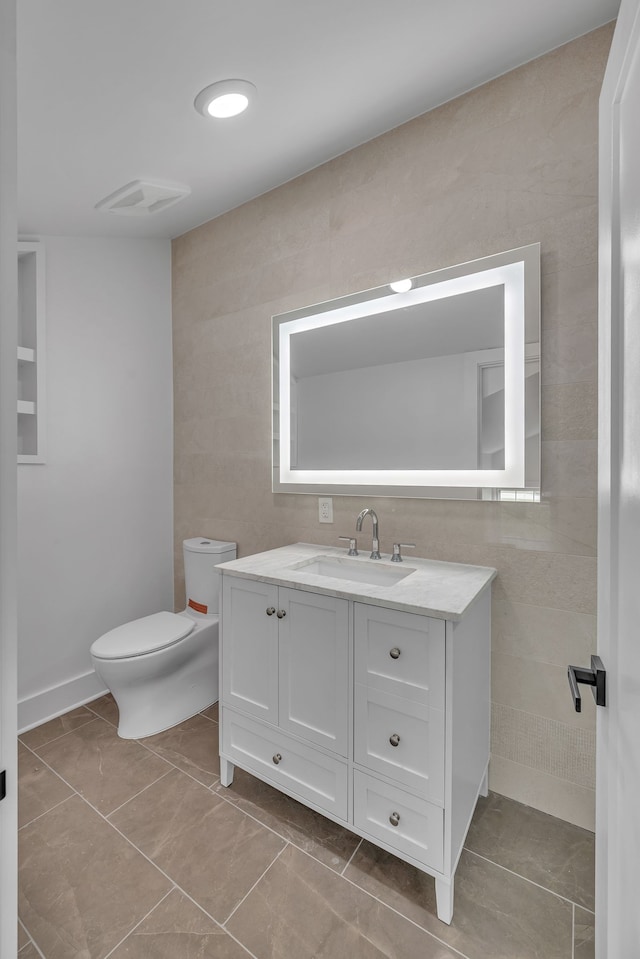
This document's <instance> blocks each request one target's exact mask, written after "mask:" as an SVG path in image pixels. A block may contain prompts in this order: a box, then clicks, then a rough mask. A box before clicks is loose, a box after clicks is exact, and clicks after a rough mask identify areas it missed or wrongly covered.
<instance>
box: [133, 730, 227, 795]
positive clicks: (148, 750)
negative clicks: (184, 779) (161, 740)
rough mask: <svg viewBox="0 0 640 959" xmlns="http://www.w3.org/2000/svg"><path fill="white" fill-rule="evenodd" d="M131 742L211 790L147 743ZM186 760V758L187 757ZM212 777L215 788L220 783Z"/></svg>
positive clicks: (138, 740) (140, 741)
mask: <svg viewBox="0 0 640 959" xmlns="http://www.w3.org/2000/svg"><path fill="white" fill-rule="evenodd" d="M196 715H200V714H199V713H197V714H196ZM131 741H132V742H136V743H137V744H138V746H142V747H143V748H144V749H146V750H147V752H150V753H151V754H152V756H156V757H157V758H158V759H162V760H163V761H164V762H165V763H167V764H168V765H169V766H172V767H173V768H174V769H177V770H178V772H179V773H184V775H185V776H188V777H189V779H193V781H194V783H198V785H199V786H202V787H203V788H204V789H211V786H207V785H206V784H205V783H203V782H202V781H201V780H200V779H196V777H195V776H193V775H192V774H191V773H190V772H187V770H186V769H183V768H182V767H181V766H176V764H175V763H174V762H172V760H171V759H167V757H166V756H163V755H162V753H159V752H157V751H156V750H155V749H153V747H152V746H147V744H146V743H145V742H143V741H142V740H141V739H136V740H131ZM185 758H186V757H185ZM203 772H206V770H203ZM211 775H212V776H214V780H213V782H212V784H211V785H212V786H215V784H216V782H217V781H218V777H217V776H215V774H214V773H211Z"/></svg>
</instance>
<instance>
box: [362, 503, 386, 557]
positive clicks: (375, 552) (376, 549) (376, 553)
mask: <svg viewBox="0 0 640 959" xmlns="http://www.w3.org/2000/svg"><path fill="white" fill-rule="evenodd" d="M367 513H368V514H369V516H370V517H371V521H372V522H373V543H372V544H371V556H370V557H369V559H382V557H381V556H380V540H379V539H378V517H377V516H376V511H375V510H374V509H363V510H362V512H361V513H360V514H359V515H358V518H357V520H356V530H357V531H358V532H360V531H361V530H362V520H363V519H364V518H365V516H366V515H367Z"/></svg>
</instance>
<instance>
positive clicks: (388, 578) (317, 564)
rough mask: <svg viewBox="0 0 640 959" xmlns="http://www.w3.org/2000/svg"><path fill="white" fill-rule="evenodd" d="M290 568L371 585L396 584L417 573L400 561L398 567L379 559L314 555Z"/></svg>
mask: <svg viewBox="0 0 640 959" xmlns="http://www.w3.org/2000/svg"><path fill="white" fill-rule="evenodd" d="M289 569H295V570H299V571H300V572H302V571H303V570H304V572H305V573H313V575H314V576H328V577H330V578H331V579H344V580H349V581H350V582H352V583H354V582H355V583H369V585H370V586H395V584H396V583H399V582H400V580H401V579H404V578H405V577H406V576H409V575H410V574H411V573H415V569H413V568H411V567H409V566H403V565H400V564H399V563H398V565H397V568H396V565H395V564H394V565H393V566H390V565H386V564H381V563H380V562H379V561H378V560H369V561H367V560H361V561H357V560H352V559H338V558H337V557H335V556H314V557H313V559H306V560H304V561H303V562H302V563H295V565H293V566H290V567H289Z"/></svg>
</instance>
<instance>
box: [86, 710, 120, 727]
mask: <svg viewBox="0 0 640 959" xmlns="http://www.w3.org/2000/svg"><path fill="white" fill-rule="evenodd" d="M87 709H91V706H89V705H87ZM91 712H92V713H93V715H94V716H95V717H96V719H103V720H104V722H105V723H109V725H110V726H112V727H113V729H117V728H118V724H117V723H112V722H111V720H110V719H107V717H106V716H103V715H102V713H98V712H96V710H95V709H91Z"/></svg>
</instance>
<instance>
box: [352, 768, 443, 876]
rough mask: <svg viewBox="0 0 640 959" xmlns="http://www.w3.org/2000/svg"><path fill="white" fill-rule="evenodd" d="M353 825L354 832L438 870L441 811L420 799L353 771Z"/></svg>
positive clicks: (441, 846)
mask: <svg viewBox="0 0 640 959" xmlns="http://www.w3.org/2000/svg"><path fill="white" fill-rule="evenodd" d="M353 807H354V808H353V822H354V826H355V827H356V829H360V830H362V831H363V832H366V833H368V834H369V835H370V836H372V837H373V838H374V839H377V840H379V841H380V842H383V843H386V844H387V845H388V846H392V847H393V848H394V849H397V850H398V852H400V853H405V854H406V855H408V856H412V857H413V858H414V859H417V860H418V861H419V862H421V863H424V864H425V865H426V866H431V867H432V868H433V869H438V870H442V867H443V863H444V811H443V809H442V808H441V807H440V806H434V805H433V804H432V803H430V802H427V801H426V800H424V799H418V798H417V797H415V796H411V795H409V794H408V793H404V792H403V791H402V790H401V789H398V788H397V787H395V786H391V785H389V784H387V783H383V782H380V781H379V780H377V779H375V778H374V777H373V776H367V775H366V774H365V773H361V772H358V770H357V769H356V770H354V773H353Z"/></svg>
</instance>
